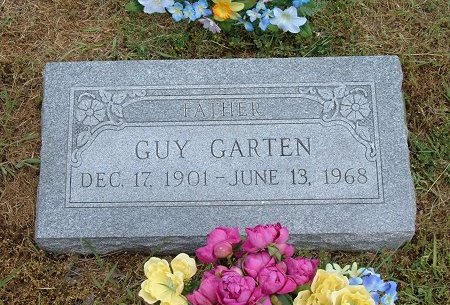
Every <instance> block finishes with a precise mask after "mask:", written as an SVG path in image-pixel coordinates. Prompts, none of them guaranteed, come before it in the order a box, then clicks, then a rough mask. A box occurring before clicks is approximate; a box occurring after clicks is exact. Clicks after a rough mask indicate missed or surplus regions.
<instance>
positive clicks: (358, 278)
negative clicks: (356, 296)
mask: <svg viewBox="0 0 450 305" xmlns="http://www.w3.org/2000/svg"><path fill="white" fill-rule="evenodd" d="M349 283H350V285H364V288H366V289H367V291H368V292H369V293H370V295H371V296H372V299H373V300H374V301H375V304H377V305H378V304H380V305H394V302H395V301H396V300H397V299H398V297H397V283H396V282H393V281H389V282H385V281H383V279H382V278H381V275H380V274H378V273H376V272H375V270H374V269H373V268H362V269H359V270H358V272H357V273H355V274H354V276H352V277H350V279H349Z"/></svg>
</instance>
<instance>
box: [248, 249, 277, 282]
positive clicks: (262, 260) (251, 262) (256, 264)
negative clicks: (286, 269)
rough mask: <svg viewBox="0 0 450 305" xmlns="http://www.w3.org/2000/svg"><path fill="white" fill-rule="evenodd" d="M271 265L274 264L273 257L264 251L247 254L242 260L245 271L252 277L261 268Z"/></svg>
mask: <svg viewBox="0 0 450 305" xmlns="http://www.w3.org/2000/svg"><path fill="white" fill-rule="evenodd" d="M272 266H275V259H274V258H273V257H272V256H270V254H269V253H268V252H266V251H264V252H258V253H252V254H249V255H247V256H246V257H245V258H244V260H243V262H242V268H243V269H244V271H245V273H246V274H248V275H250V276H251V277H252V278H254V279H256V278H257V276H258V274H259V272H260V271H261V270H262V269H264V268H267V267H272Z"/></svg>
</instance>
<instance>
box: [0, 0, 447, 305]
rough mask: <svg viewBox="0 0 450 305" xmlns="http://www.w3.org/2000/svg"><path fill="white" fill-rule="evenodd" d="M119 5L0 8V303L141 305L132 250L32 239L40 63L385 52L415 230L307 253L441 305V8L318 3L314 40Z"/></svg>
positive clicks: (407, 2) (409, 3)
mask: <svg viewBox="0 0 450 305" xmlns="http://www.w3.org/2000/svg"><path fill="white" fill-rule="evenodd" d="M126 2H127V1H125V0H123V1H120V0H109V1H97V0H85V1H63V0H52V1H51V0H40V1H32V0H18V1H8V0H6V1H0V171H1V177H0V232H1V233H0V234H1V235H0V236H1V239H0V304H8V305H9V304H73V305H92V304H142V301H140V300H139V298H138V297H137V291H138V289H139V285H140V281H142V279H143V272H142V265H143V262H144V261H145V259H146V257H145V256H144V255H142V254H130V253H119V254H113V255H107V256H100V255H95V256H88V257H85V256H76V255H53V254H49V253H45V252H43V251H42V250H40V249H39V248H38V247H37V246H36V245H35V243H34V241H33V230H34V228H33V226H34V207H35V200H36V187H37V182H38V167H39V147H40V142H39V141H40V140H39V133H40V127H39V118H40V106H41V102H42V71H43V67H44V64H45V63H46V62H48V61H69V60H94V59H95V60H129V59H166V58H226V57H289V56H335V55H375V54H396V55H398V56H400V58H401V61H402V65H403V69H404V73H405V81H404V93H405V100H406V109H407V122H408V127H409V130H410V131H411V134H410V138H409V139H410V142H409V143H410V149H411V163H412V169H413V175H414V182H415V185H416V190H417V228H416V232H417V233H416V235H415V237H414V239H413V240H412V242H411V243H408V244H406V245H405V246H403V247H402V248H400V249H398V251H395V252H382V253H377V254H374V253H336V252H318V253H315V254H317V255H319V256H320V257H321V258H322V259H323V260H329V259H332V260H333V261H337V262H340V263H341V264H346V263H350V262H352V261H354V260H357V261H360V262H362V263H369V262H372V261H373V263H372V265H373V266H379V267H380V271H381V272H382V273H383V274H385V275H386V276H388V277H391V278H394V279H396V280H397V281H399V283H400V300H399V302H398V303H399V304H405V305H416V304H417V305H432V304H450V291H449V289H448V279H449V278H450V270H449V265H450V245H449V240H450V236H449V232H450V214H449V210H450V209H449V202H450V166H449V164H450V145H449V143H450V136H449V132H450V122H449V105H450V84H449V80H450V64H449V62H450V49H449V37H450V30H449V29H450V17H449V16H450V14H449V12H450V3H449V2H448V1H446V0H392V1H382V2H380V1H373V0H367V1H350V0H337V1H332V2H331V1H328V2H329V5H327V7H326V8H325V10H324V11H322V12H321V13H319V14H318V15H317V16H316V17H315V18H314V24H315V33H316V34H315V35H314V36H313V37H311V38H308V39H303V38H300V37H294V36H288V35H285V36H274V35H271V34H264V35H255V34H251V33H245V32H244V31H242V30H237V31H236V32H234V33H233V34H232V35H228V36H227V35H213V34H210V33H208V32H206V31H203V30H201V29H200V28H199V26H198V25H196V24H194V23H191V24H186V23H177V24H174V23H173V22H172V21H171V20H170V19H169V18H167V17H166V16H147V15H143V14H132V13H127V12H125V10H124V5H125V4H126Z"/></svg>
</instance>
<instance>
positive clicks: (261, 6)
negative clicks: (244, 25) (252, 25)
mask: <svg viewBox="0 0 450 305" xmlns="http://www.w3.org/2000/svg"><path fill="white" fill-rule="evenodd" d="M255 8H256V9H257V10H258V11H263V10H265V9H266V4H265V3H264V1H259V2H258V3H256V6H255Z"/></svg>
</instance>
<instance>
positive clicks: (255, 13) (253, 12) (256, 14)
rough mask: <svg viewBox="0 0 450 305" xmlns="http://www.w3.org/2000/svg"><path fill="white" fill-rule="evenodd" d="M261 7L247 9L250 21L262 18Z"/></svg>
mask: <svg viewBox="0 0 450 305" xmlns="http://www.w3.org/2000/svg"><path fill="white" fill-rule="evenodd" d="M259 11H260V10H259V9H258V8H256V7H255V8H253V9H251V10H248V11H246V12H245V13H246V14H247V16H248V17H249V19H250V22H254V21H255V20H256V19H260V18H261V14H260V13H259Z"/></svg>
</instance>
